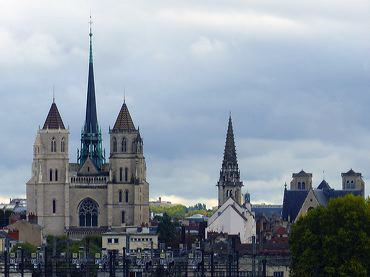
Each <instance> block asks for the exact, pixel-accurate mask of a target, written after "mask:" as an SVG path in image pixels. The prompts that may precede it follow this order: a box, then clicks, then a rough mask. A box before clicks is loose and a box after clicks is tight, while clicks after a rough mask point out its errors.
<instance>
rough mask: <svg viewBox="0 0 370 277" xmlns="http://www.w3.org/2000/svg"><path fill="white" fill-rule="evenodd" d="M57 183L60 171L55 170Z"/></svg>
mask: <svg viewBox="0 0 370 277" xmlns="http://www.w3.org/2000/svg"><path fill="white" fill-rule="evenodd" d="M55 181H58V169H55Z"/></svg>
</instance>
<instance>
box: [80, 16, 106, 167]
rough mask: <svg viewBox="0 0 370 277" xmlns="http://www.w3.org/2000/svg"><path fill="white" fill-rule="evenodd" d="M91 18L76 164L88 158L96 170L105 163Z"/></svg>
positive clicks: (81, 163)
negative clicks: (81, 121) (96, 90)
mask: <svg viewBox="0 0 370 277" xmlns="http://www.w3.org/2000/svg"><path fill="white" fill-rule="evenodd" d="M91 24H92V21H91V16H90V33H89V37H90V52H89V76H88V83H87V101H86V117H85V124H84V127H83V130H82V133H81V152H80V155H79V157H78V162H79V164H80V165H83V164H84V163H85V161H86V160H87V159H88V158H89V159H90V160H91V161H93V163H94V165H95V166H96V168H97V169H98V170H100V169H101V167H102V165H103V164H104V163H105V157H104V156H105V155H104V151H103V147H102V135H101V131H100V129H99V124H98V117H97V112H96V100H95V84H94V68H93V57H92V31H91Z"/></svg>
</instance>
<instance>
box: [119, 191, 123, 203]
mask: <svg viewBox="0 0 370 277" xmlns="http://www.w3.org/2000/svg"><path fill="white" fill-rule="evenodd" d="M118 202H119V203H122V190H120V191H119V192H118Z"/></svg>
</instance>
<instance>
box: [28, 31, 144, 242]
mask: <svg viewBox="0 0 370 277" xmlns="http://www.w3.org/2000/svg"><path fill="white" fill-rule="evenodd" d="M89 36H90V53H89V72H88V84H87V103H86V117H85V122H84V124H83V128H82V132H81V148H80V150H79V151H78V159H77V161H76V162H74V163H70V161H69V152H68V151H69V147H68V146H69V133H70V130H69V129H67V128H65V125H64V123H63V120H62V117H61V115H60V113H59V111H58V108H57V105H56V103H55V102H54V101H53V103H52V105H51V107H50V110H49V113H48V115H47V117H46V120H45V123H44V125H43V128H41V129H39V130H38V131H37V136H36V139H35V143H34V146H33V149H34V154H33V163H32V177H31V178H30V180H29V181H28V182H27V185H26V187H27V204H28V207H27V213H28V219H29V220H31V221H33V222H35V223H38V224H39V225H40V226H41V227H42V228H43V233H44V235H50V234H51V235H62V234H68V235H70V236H76V237H81V236H84V235H86V234H101V233H103V232H106V231H107V230H108V229H112V228H115V227H121V226H130V225H131V226H140V225H145V224H148V223H149V184H148V182H147V181H146V164H145V158H144V152H143V139H142V137H141V135H140V131H139V129H138V128H136V127H135V125H134V123H133V120H132V118H131V115H130V112H129V110H128V107H127V105H126V103H125V102H123V105H122V107H121V110H120V111H119V113H118V116H117V118H116V121H115V123H114V125H113V128H112V129H109V135H110V142H109V144H110V149H109V158H107V159H108V161H107V160H106V157H105V150H103V147H102V134H101V127H100V126H99V124H98V116H97V107H96V99H95V85H94V70H93V55H92V32H91V28H90V34H89Z"/></svg>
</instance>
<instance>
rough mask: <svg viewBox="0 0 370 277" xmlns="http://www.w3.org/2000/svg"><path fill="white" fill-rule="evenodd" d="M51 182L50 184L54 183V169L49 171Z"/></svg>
mask: <svg viewBox="0 0 370 277" xmlns="http://www.w3.org/2000/svg"><path fill="white" fill-rule="evenodd" d="M49 181H50V182H52V181H53V170H52V169H50V170H49Z"/></svg>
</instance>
